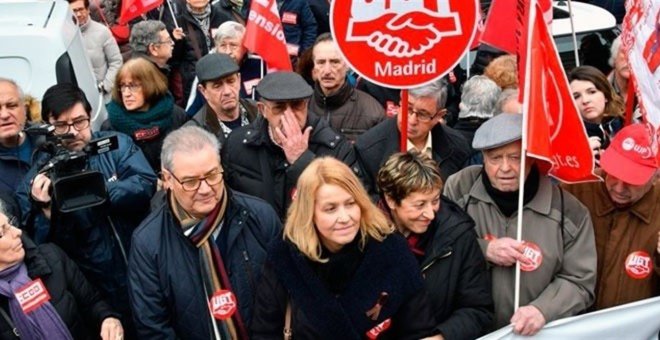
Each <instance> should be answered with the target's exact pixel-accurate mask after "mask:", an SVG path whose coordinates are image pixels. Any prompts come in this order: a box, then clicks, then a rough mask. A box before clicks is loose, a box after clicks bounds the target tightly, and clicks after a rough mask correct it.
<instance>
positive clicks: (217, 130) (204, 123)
mask: <svg viewBox="0 0 660 340" xmlns="http://www.w3.org/2000/svg"><path fill="white" fill-rule="evenodd" d="M239 105H241V106H242V107H243V108H244V109H245V114H246V115H247V119H248V121H249V122H250V123H252V122H253V121H254V120H255V119H256V118H257V116H258V115H259V109H257V104H256V103H255V102H254V100H252V99H244V98H240V99H239ZM208 112H209V106H208V104H204V106H202V108H201V109H199V111H197V113H196V114H195V115H194V116H193V117H192V119H190V120H189V121H188V122H187V123H186V126H199V127H201V128H203V129H204V130H206V131H208V132H210V133H212V134H214V135H215V136H216V137H218V141H219V142H220V149H221V150H222V146H223V145H224V144H225V141H226V140H227V138H226V137H225V134H224V132H223V131H222V128H221V127H220V123H219V122H218V118H217V116H216V115H215V114H208Z"/></svg>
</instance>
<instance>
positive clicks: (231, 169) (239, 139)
mask: <svg viewBox="0 0 660 340" xmlns="http://www.w3.org/2000/svg"><path fill="white" fill-rule="evenodd" d="M257 92H258V93H259V95H260V96H261V99H260V101H259V102H258V103H257V107H258V108H259V112H261V116H259V117H257V119H256V120H255V121H254V122H252V123H250V125H247V126H244V127H241V128H239V129H236V130H234V131H233V132H232V133H231V134H230V135H229V138H228V139H227V143H226V145H225V146H224V147H223V148H222V153H223V157H222V161H223V164H224V166H225V170H226V176H225V177H226V179H227V183H228V184H229V186H231V187H232V188H234V189H236V190H239V191H242V192H245V193H248V194H251V195H254V196H257V197H260V198H263V199H264V200H266V202H268V203H270V204H271V205H272V206H273V207H274V208H275V210H276V211H277V213H278V215H279V216H280V218H282V219H284V217H285V215H286V210H287V208H288V206H289V203H290V202H291V199H292V197H294V196H295V185H296V181H297V180H298V177H299V176H300V174H301V173H302V171H303V170H304V169H305V167H307V165H308V164H309V163H310V162H311V161H312V160H313V159H314V158H316V157H317V156H333V157H335V158H337V159H339V160H341V161H343V162H344V163H346V164H348V165H349V166H350V167H352V168H353V170H354V171H355V172H356V173H357V174H358V175H360V170H359V168H358V166H357V160H356V158H355V153H354V151H353V146H352V145H351V143H350V142H348V140H346V138H345V137H343V136H342V135H341V134H340V133H338V132H336V131H335V130H333V129H332V128H331V127H330V126H329V125H328V122H327V121H325V120H324V119H320V118H319V117H317V116H316V115H315V114H314V113H312V112H308V109H307V104H308V103H307V102H308V100H309V97H310V96H311V95H312V92H313V90H312V88H311V87H310V86H309V85H307V83H306V82H305V80H304V79H303V78H302V77H301V76H300V75H298V74H296V73H293V72H275V73H269V74H268V75H266V76H265V77H264V79H262V80H261V82H259V85H257Z"/></svg>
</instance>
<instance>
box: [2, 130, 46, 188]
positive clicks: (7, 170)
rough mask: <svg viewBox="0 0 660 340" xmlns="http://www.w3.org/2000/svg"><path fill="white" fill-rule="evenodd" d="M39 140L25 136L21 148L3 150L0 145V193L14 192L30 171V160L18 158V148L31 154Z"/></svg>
mask: <svg viewBox="0 0 660 340" xmlns="http://www.w3.org/2000/svg"><path fill="white" fill-rule="evenodd" d="M39 139H42V138H37V137H32V136H30V135H27V136H26V140H25V141H24V142H23V145H21V146H17V147H14V148H5V147H4V146H1V145H0V174H2V176H0V191H2V192H11V193H14V192H16V189H18V187H19V185H20V183H21V182H22V181H23V177H25V175H26V174H27V173H28V170H30V166H32V163H31V162H30V161H31V159H30V161H27V162H26V161H25V160H22V159H21V157H19V152H20V148H21V147H26V148H27V149H28V150H26V151H27V152H29V153H30V154H32V152H33V149H34V148H35V145H36V144H37V143H38V140H39ZM26 143H27V144H26Z"/></svg>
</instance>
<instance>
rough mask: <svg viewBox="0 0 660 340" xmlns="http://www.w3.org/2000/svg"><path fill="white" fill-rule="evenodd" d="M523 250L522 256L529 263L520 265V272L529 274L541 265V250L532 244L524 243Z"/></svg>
mask: <svg viewBox="0 0 660 340" xmlns="http://www.w3.org/2000/svg"><path fill="white" fill-rule="evenodd" d="M524 246H525V248H524V249H523V256H525V257H526V258H527V259H528V260H529V263H522V262H521V263H520V270H522V271H524V272H531V271H534V270H536V269H537V268H538V267H540V266H541V263H543V252H541V248H540V247H539V246H538V245H536V243H534V242H530V241H525V242H524Z"/></svg>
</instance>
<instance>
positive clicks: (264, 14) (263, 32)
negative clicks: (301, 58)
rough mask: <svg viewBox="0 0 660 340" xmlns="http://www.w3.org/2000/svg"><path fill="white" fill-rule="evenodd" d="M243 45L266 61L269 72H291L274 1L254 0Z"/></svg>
mask: <svg viewBox="0 0 660 340" xmlns="http://www.w3.org/2000/svg"><path fill="white" fill-rule="evenodd" d="M243 45H244V46H245V48H247V49H248V50H249V51H250V52H252V53H256V54H258V55H259V56H261V58H263V59H264V60H265V61H266V64H267V65H268V68H269V70H271V69H272V70H274V71H275V70H277V71H291V60H290V59H289V53H288V52H287V47H286V39H285V38H284V30H283V29H282V23H281V22H280V15H279V13H278V12H277V2H276V0H254V1H252V4H251V6H250V14H249V15H248V20H247V23H246V25H245V37H244V38H243Z"/></svg>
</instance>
